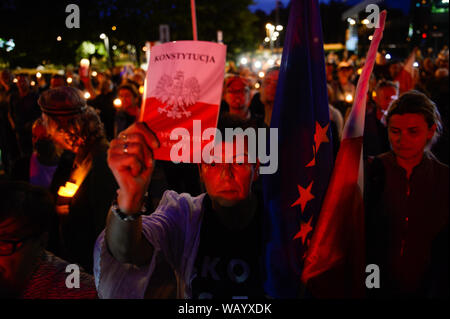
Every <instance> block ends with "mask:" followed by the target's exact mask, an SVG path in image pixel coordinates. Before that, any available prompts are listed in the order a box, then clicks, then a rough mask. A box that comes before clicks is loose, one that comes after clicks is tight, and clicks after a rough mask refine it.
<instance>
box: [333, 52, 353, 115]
mask: <svg viewBox="0 0 450 319" xmlns="http://www.w3.org/2000/svg"><path fill="white" fill-rule="evenodd" d="M352 74H353V67H352V66H351V65H350V64H349V63H348V62H345V61H343V62H340V63H339V64H338V66H337V79H336V80H334V81H333V82H332V84H331V86H332V88H333V93H334V96H333V97H332V98H331V104H332V105H333V106H334V107H335V108H337V109H338V110H339V111H340V112H341V114H342V116H345V114H346V112H347V109H348V108H350V107H351V105H352V102H353V98H354V96H355V90H356V87H355V85H354V84H353V83H352V82H351V81H350V77H351V76H352Z"/></svg>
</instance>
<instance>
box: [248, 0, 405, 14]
mask: <svg viewBox="0 0 450 319" xmlns="http://www.w3.org/2000/svg"><path fill="white" fill-rule="evenodd" d="M253 1H254V2H255V3H256V4H255V5H253V6H251V7H250V9H251V10H257V9H261V10H264V11H265V12H267V13H270V12H271V11H272V10H273V9H275V3H276V0H253ZM289 1H290V0H281V2H282V3H283V6H287V5H288V3H289ZM337 1H339V0H337ZM341 1H343V2H347V3H349V4H351V5H354V4H358V3H359V2H361V1H360V0H347V1H346V0H341ZM319 2H325V3H328V2H330V0H319ZM385 2H386V3H387V5H388V6H389V7H391V8H398V9H402V10H403V11H404V12H405V13H408V11H409V4H410V0H386V1H385Z"/></svg>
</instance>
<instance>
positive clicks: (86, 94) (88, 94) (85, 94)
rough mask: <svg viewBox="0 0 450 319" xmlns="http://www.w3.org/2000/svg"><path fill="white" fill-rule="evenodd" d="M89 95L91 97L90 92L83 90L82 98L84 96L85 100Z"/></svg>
mask: <svg viewBox="0 0 450 319" xmlns="http://www.w3.org/2000/svg"><path fill="white" fill-rule="evenodd" d="M90 97H91V93H89V92H85V93H84V98H85V99H86V100H89V99H90Z"/></svg>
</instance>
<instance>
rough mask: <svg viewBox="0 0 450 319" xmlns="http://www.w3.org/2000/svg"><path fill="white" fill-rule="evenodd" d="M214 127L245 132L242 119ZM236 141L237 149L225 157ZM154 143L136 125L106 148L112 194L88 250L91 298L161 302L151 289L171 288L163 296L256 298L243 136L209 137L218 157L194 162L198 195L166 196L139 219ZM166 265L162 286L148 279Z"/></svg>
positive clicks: (257, 248)
mask: <svg viewBox="0 0 450 319" xmlns="http://www.w3.org/2000/svg"><path fill="white" fill-rule="evenodd" d="M219 123H220V124H219V131H220V132H222V135H223V136H225V135H224V131H225V127H229V128H237V127H241V128H242V129H244V130H245V129H246V126H245V125H246V124H245V123H248V122H242V121H240V120H239V119H236V118H230V117H229V116H228V117H225V118H222V119H221V120H220V121H219ZM253 129H255V130H256V127H253ZM239 139H244V140H241V141H242V142H244V143H245V145H246V146H245V147H244V150H243V151H237V152H234V151H233V152H232V153H225V147H226V146H227V147H228V146H229V145H227V144H232V145H235V144H236V143H238V140H239ZM158 143H159V142H158V141H157V139H156V137H155V135H154V134H153V133H152V132H151V131H150V130H149V129H148V128H147V127H146V125H144V124H143V123H136V124H134V125H133V126H131V127H129V128H128V129H127V130H125V131H124V132H122V134H121V135H120V137H119V138H117V139H115V140H113V141H112V143H111V147H110V149H109V152H108V163H109V165H110V167H111V170H112V171H113V173H114V176H115V177H116V179H117V182H118V183H119V190H118V196H117V200H116V201H115V203H114V204H113V205H112V207H111V210H110V212H109V215H108V221H107V225H106V229H105V233H104V234H102V235H101V236H100V237H99V239H98V241H97V244H96V248H95V272H94V273H95V276H96V284H97V287H98V291H99V296H100V297H101V298H111V297H113V298H143V297H144V296H147V297H149V296H151V297H161V296H155V295H154V294H155V292H161V291H162V290H161V289H158V287H173V290H172V293H171V294H169V295H170V296H172V297H177V298H200V299H201V298H232V297H239V298H247V297H250V298H251V297H263V296H264V291H263V287H262V276H263V273H262V269H261V265H262V264H263V261H262V260H261V258H262V257H261V256H262V253H261V249H262V245H263V242H262V233H261V231H262V208H261V206H259V205H260V204H261V201H259V200H258V197H257V195H256V194H255V193H254V192H252V184H253V182H254V181H255V180H256V179H257V178H258V168H259V164H258V163H252V162H251V161H250V160H249V156H250V154H248V141H247V142H245V135H244V134H238V135H237V136H236V138H235V139H234V140H233V141H227V140H225V141H219V140H216V143H217V144H216V148H217V149H219V150H221V153H222V155H221V156H220V155H219V154H217V153H215V154H211V155H212V158H210V160H208V161H204V162H202V163H201V164H199V167H198V168H199V172H200V176H201V178H202V181H203V183H204V184H205V188H206V193H203V194H201V195H200V196H197V197H192V196H191V195H190V194H187V193H184V194H178V193H176V192H174V191H167V192H166V193H165V194H164V196H163V198H162V200H161V202H160V205H159V207H158V208H157V209H156V211H155V212H154V213H152V214H151V215H148V216H145V215H144V216H141V212H142V211H143V209H142V208H141V206H142V203H143V201H144V197H145V196H144V195H145V193H146V190H147V187H148V184H149V182H150V180H151V178H152V171H153V163H154V161H153V159H152V151H151V150H152V149H155V148H157V147H158ZM233 149H234V147H233ZM225 160H228V161H229V162H225ZM166 265H167V266H166ZM168 267H169V269H170V270H171V272H172V276H167V279H166V282H164V281H163V279H162V278H161V277H159V278H158V277H157V276H156V274H158V273H159V272H160V271H161V269H165V270H166V271H167V269H168Z"/></svg>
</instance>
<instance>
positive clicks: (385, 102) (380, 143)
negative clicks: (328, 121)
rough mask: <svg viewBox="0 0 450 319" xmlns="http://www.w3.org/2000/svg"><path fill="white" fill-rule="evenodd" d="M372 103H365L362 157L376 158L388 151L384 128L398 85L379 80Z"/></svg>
mask: <svg viewBox="0 0 450 319" xmlns="http://www.w3.org/2000/svg"><path fill="white" fill-rule="evenodd" d="M372 97H373V100H372V101H373V103H370V101H368V102H367V109H366V118H365V126H364V142H363V145H364V147H363V151H364V157H365V158H367V157H368V156H376V155H379V154H382V153H385V152H387V151H389V150H390V145H389V140H388V132H387V128H386V123H385V120H386V114H387V111H388V108H389V106H390V105H391V104H392V102H394V101H395V100H396V99H397V98H398V84H397V83H396V82H392V81H386V80H381V81H380V82H379V83H378V84H377V86H376V87H375V89H374V93H373V96H372Z"/></svg>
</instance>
